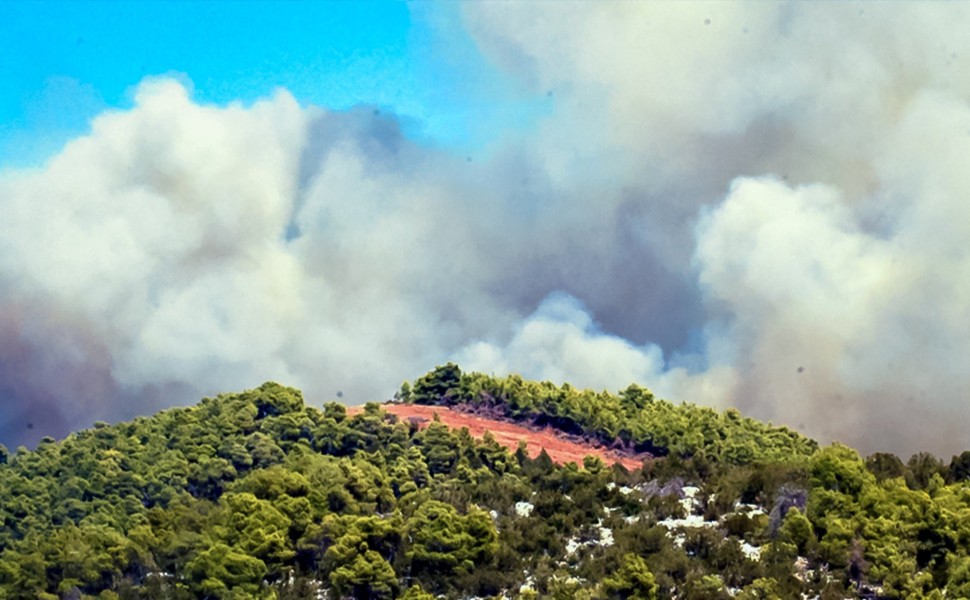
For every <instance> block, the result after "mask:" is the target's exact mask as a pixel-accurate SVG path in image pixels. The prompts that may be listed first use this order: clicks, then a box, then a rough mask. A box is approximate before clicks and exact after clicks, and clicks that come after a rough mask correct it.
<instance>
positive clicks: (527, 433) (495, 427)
mask: <svg viewBox="0 0 970 600" xmlns="http://www.w3.org/2000/svg"><path fill="white" fill-rule="evenodd" d="M382 408H383V409H384V410H386V411H387V412H389V413H391V414H393V415H397V416H398V418H400V419H401V420H405V421H406V420H408V419H411V418H414V419H415V420H416V421H417V422H418V424H419V426H420V427H422V428H423V427H427V426H428V424H429V423H431V421H432V420H433V419H434V415H435V414H436V413H437V415H438V418H439V419H440V420H441V422H442V423H444V424H445V425H447V426H448V427H451V428H452V429H461V428H462V427H467V428H468V433H470V434H471V435H472V437H475V438H481V437H482V436H484V435H485V432H486V431H490V432H492V436H494V437H495V441H497V442H498V443H499V444H502V445H503V446H505V447H506V448H508V449H509V450H512V451H515V449H516V448H518V447H519V441H520V440H522V441H525V443H526V452H528V454H529V456H531V457H533V458H534V457H536V456H538V455H539V454H540V453H541V452H542V451H543V450H545V451H546V453H547V454H548V455H549V458H551V459H552V460H553V462H556V463H559V464H566V463H570V462H574V463H576V464H577V465H580V466H582V464H583V458H584V457H585V456H588V455H592V456H596V457H599V458H600V459H601V460H602V461H603V462H605V463H606V464H613V463H620V464H622V465H623V466H624V467H626V468H627V469H629V470H634V469H639V468H640V466H641V465H642V464H643V461H644V459H646V458H650V455H648V454H644V455H641V456H639V457H636V456H628V455H627V456H625V455H622V454H620V453H618V452H614V451H612V450H606V449H604V448H597V447H594V446H592V445H589V444H581V443H578V442H574V441H572V440H569V439H566V438H565V437H564V435H563V434H562V433H560V432H558V431H556V430H555V429H552V428H549V427H546V428H544V429H541V430H533V429H529V428H528V427H524V426H522V425H516V424H514V423H508V422H505V421H496V420H493V419H486V418H484V417H479V416H476V415H470V414H467V413H463V412H459V411H457V410H454V409H451V408H447V407H443V406H424V405H421V404H384V405H383V406H382ZM361 410H362V409H361V408H360V407H354V408H348V411H347V412H348V413H349V414H355V413H358V412H361Z"/></svg>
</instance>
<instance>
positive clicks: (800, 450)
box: [399, 363, 817, 466]
mask: <svg viewBox="0 0 970 600" xmlns="http://www.w3.org/2000/svg"><path fill="white" fill-rule="evenodd" d="M399 397H400V398H402V399H404V398H405V397H406V399H407V401H410V402H415V403H419V404H432V405H439V404H443V405H449V406H459V407H462V408H464V409H466V410H469V411H472V412H486V413H488V414H490V415H494V414H498V415H501V416H503V417H505V418H507V419H510V420H514V421H519V422H528V423H535V424H536V425H540V426H545V425H549V426H552V427H555V428H557V429H559V430H561V431H563V432H565V433H568V434H572V435H579V436H584V437H587V438H589V439H590V440H593V441H596V442H599V443H602V444H605V445H607V446H612V447H616V448H618V449H623V450H629V451H636V452H650V453H652V454H654V455H656V456H666V455H668V454H673V455H676V456H679V457H684V458H687V457H695V458H697V459H699V460H700V459H702V460H703V461H714V462H723V463H729V464H748V463H752V462H757V461H762V462H764V461H774V462H781V461H791V460H797V459H800V458H804V457H806V456H809V455H810V454H811V453H812V452H814V450H815V448H816V447H817V445H816V443H815V442H814V441H812V440H810V439H808V438H805V437H803V436H801V435H799V434H797V433H795V432H794V431H791V430H790V429H787V428H785V427H773V426H771V425H765V424H763V423H760V422H758V421H755V420H753V419H749V418H746V417H743V416H742V415H741V414H740V413H739V412H738V411H736V410H733V409H732V410H728V411H726V412H723V413H718V412H717V411H714V410H712V409H710V408H706V407H701V406H696V405H693V404H686V403H685V404H680V405H675V404H673V403H671V402H668V401H666V400H658V399H656V398H654V396H653V394H652V393H651V392H650V390H648V389H646V388H643V387H640V386H637V385H631V386H629V387H627V388H626V389H625V390H623V391H622V392H620V393H619V394H618V395H613V394H609V393H606V392H599V393H596V392H593V391H590V390H577V389H575V388H573V387H572V386H570V385H569V384H564V385H562V386H556V385H554V384H552V383H549V382H543V383H537V382H532V381H524V380H523V379H522V378H521V377H518V376H517V375H512V376H509V377H506V378H497V377H490V376H487V375H483V374H481V373H468V374H462V372H461V370H460V369H459V368H458V367H457V366H455V365H454V364H451V363H449V364H447V365H445V366H442V367H438V368H436V369H435V370H434V371H431V372H430V373H428V374H427V375H425V376H424V377H421V378H420V379H418V380H417V381H415V382H414V385H413V386H411V387H410V391H409V392H408V393H407V394H405V393H404V392H401V393H400V394H399ZM698 466H700V462H698Z"/></svg>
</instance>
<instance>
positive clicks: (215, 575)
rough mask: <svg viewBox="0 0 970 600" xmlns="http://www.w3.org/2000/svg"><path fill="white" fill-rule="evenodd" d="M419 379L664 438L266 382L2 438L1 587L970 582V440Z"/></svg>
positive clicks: (153, 591)
mask: <svg viewBox="0 0 970 600" xmlns="http://www.w3.org/2000/svg"><path fill="white" fill-rule="evenodd" d="M406 395H407V396H409V397H411V398H413V399H420V400H421V401H425V402H432V403H446V404H453V405H460V406H462V407H464V408H465V409H467V410H472V411H481V412H488V413H490V414H498V415H502V416H504V417H505V418H509V419H517V420H525V421H529V422H533V423H542V424H549V425H555V426H559V427H562V428H565V429H567V430H571V431H573V432H574V433H576V432H577V431H578V433H576V434H577V435H580V436H584V437H586V438H588V439H589V440H591V441H594V442H597V443H603V444H607V445H611V446H613V447H616V448H625V449H630V450H632V449H637V448H639V449H644V448H647V447H651V448H652V449H654V450H658V451H659V450H664V451H666V452H667V454H666V457H664V458H658V459H656V460H652V461H648V462H647V463H646V464H645V465H644V467H643V468H642V469H638V470H635V471H634V472H627V471H626V470H625V469H623V468H622V467H611V466H608V465H606V464H604V463H603V462H602V461H601V460H599V459H595V458H592V457H589V458H587V459H586V460H584V461H582V464H581V465H576V464H569V465H556V464H554V463H553V462H552V460H551V459H550V458H549V455H548V454H545V453H542V454H540V455H539V456H538V457H536V458H534V459H533V458H529V457H528V456H527V455H526V453H525V452H524V450H521V449H520V451H517V452H514V453H510V452H509V451H507V450H506V449H505V448H503V447H501V446H500V445H498V443H497V442H496V441H495V439H494V438H492V437H491V436H488V435H487V436H485V438H484V439H482V440H475V439H472V437H471V436H470V435H469V434H468V432H467V431H453V430H450V429H449V428H447V427H445V426H444V425H443V424H441V423H432V424H430V426H429V427H427V428H425V429H423V430H419V429H418V428H417V427H416V426H414V425H413V424H411V423H401V422H397V420H396V418H394V417H392V416H390V415H388V414H386V413H385V412H384V411H383V410H382V408H381V407H380V406H379V405H377V404H369V405H367V406H366V407H364V408H363V410H358V411H355V412H354V413H353V414H348V411H347V410H346V408H345V407H343V406H340V405H338V404H328V405H326V406H325V407H324V408H323V410H322V411H320V410H316V409H313V408H310V407H306V406H304V405H303V401H302V397H301V395H300V393H299V392H298V391H296V390H292V389H290V388H286V387H283V386H280V385H278V384H274V383H267V384H264V385H263V386H261V387H259V388H257V389H255V390H250V391H247V392H243V393H241V394H226V395H220V396H218V397H216V398H207V399H204V400H202V401H201V402H200V403H199V404H198V405H197V406H195V407H192V408H180V409H173V410H168V411H164V412H161V413H159V414H157V415H155V416H153V417H150V418H138V419H135V420H134V421H132V422H130V423H121V424H118V425H107V424H103V423H99V424H96V425H95V426H94V427H93V428H92V429H90V430H87V431H82V432H78V433H76V434H73V435H71V436H69V437H68V438H67V439H65V440H63V441H61V442H56V441H52V440H45V441H43V442H42V443H41V444H40V445H39V446H38V447H37V449H36V450H35V451H28V450H27V449H24V448H21V449H18V450H17V452H16V453H14V454H12V455H11V454H9V453H6V452H5V451H4V449H2V448H0V598H42V599H44V600H51V599H66V598H77V599H85V598H95V597H98V598H106V599H107V598H119V599H124V600H129V599H130V600H138V599H156V598H170V599H178V600H181V599H191V598H205V599H209V598H212V599H214V598H226V599H228V598H265V599H267V600H268V599H271V598H276V599H277V600H286V599H295V598H310V597H315V596H317V595H318V594H320V593H321V592H327V593H328V594H329V597H331V598H361V599H364V598H371V599H384V598H387V599H391V598H411V599H414V600H417V599H424V598H429V597H441V596H443V597H445V598H449V599H452V598H466V597H471V596H477V597H482V598H485V597H496V596H498V597H501V596H503V595H504V596H506V597H510V598H523V599H524V598H554V599H560V598H561V599H567V598H569V599H573V598H575V599H577V600H583V599H586V600H591V599H593V598H681V599H697V600H704V599H716V600H721V599H723V598H727V597H730V596H729V594H731V593H733V594H734V595H733V597H735V598H799V597H803V596H804V597H820V598H847V597H855V596H857V595H858V596H864V595H865V594H871V593H874V592H873V591H872V590H874V589H876V588H875V587H874V586H879V588H880V589H881V590H882V591H881V592H880V594H882V596H883V597H886V598H921V597H941V596H940V594H941V592H942V590H946V597H953V598H962V597H967V596H968V594H970V483H966V480H967V477H968V472H970V467H968V465H970V453H963V454H961V455H959V456H956V457H954V458H953V460H952V461H951V463H950V466H949V467H946V466H944V465H943V463H942V462H940V461H939V460H938V459H936V458H935V457H933V456H932V455H929V454H918V455H915V456H914V457H913V458H912V459H911V460H910V461H909V463H908V464H906V465H903V464H902V462H901V461H899V460H898V459H897V458H896V457H894V456H892V455H880V454H877V455H873V456H870V457H869V458H868V459H866V460H865V461H863V460H862V459H861V458H860V457H859V455H858V454H857V453H856V452H855V451H854V450H852V449H850V448H847V447H845V446H841V445H838V444H836V445H832V446H829V447H826V448H822V449H817V448H816V446H815V445H814V443H813V442H811V441H809V440H806V439H805V438H801V437H800V436H797V435H795V434H793V433H791V432H789V431H787V430H783V429H779V428H774V427H770V426H767V425H763V424H760V423H757V422H754V421H751V420H750V419H745V418H744V417H742V416H741V415H740V414H738V413H737V412H736V411H728V412H725V413H717V412H715V411H711V410H709V409H704V408H700V407H695V406H691V405H681V406H674V405H673V404H670V403H668V402H666V401H663V400H659V399H656V398H654V397H653V395H652V394H650V392H649V391H648V390H646V389H645V388H641V387H638V386H630V387H629V388H627V389H626V390H623V391H622V392H621V393H620V394H619V395H617V396H613V395H610V394H605V393H603V394H596V393H592V392H587V391H577V390H575V389H573V388H571V387H570V386H568V385H564V386H561V387H557V386H552V385H551V384H545V383H534V382H527V381H524V380H522V379H520V378H517V377H514V376H513V377H509V378H504V379H495V378H489V377H485V376H481V375H477V374H462V373H461V371H460V370H459V369H458V368H457V367H456V366H454V365H446V366H445V367H440V368H439V369H436V370H435V371H434V372H432V373H430V374H429V375H427V376H425V377H424V378H422V379H421V380H419V381H418V382H415V384H414V386H413V387H412V388H411V389H410V390H408V391H407V394H406ZM404 396H405V394H404V393H403V392H402V394H401V397H402V399H403V397H404ZM577 428H578V429H577ZM609 436H612V437H609ZM661 454H662V452H661ZM3 459H5V460H6V462H4V460H3ZM948 482H949V483H948ZM692 488H699V489H692ZM688 493H690V494H693V498H694V500H689V499H685V495H686V494H688ZM701 515H703V517H701ZM687 518H690V519H693V521H673V520H672V519H687ZM698 520H701V521H702V522H703V524H702V525H697V521H698ZM685 523H687V524H685ZM752 547H754V548H755V552H756V553H755V554H751V551H752ZM758 553H760V555H759V554H758ZM729 589H731V590H735V591H736V592H729Z"/></svg>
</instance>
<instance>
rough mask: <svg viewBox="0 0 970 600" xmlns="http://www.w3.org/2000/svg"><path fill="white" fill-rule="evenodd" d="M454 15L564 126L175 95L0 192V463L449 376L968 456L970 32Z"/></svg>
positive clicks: (765, 11)
mask: <svg viewBox="0 0 970 600" xmlns="http://www.w3.org/2000/svg"><path fill="white" fill-rule="evenodd" d="M462 7H463V11H464V23H463V26H464V27H465V28H466V29H467V30H468V32H470V33H471V34H472V35H473V36H474V39H475V41H476V43H478V45H479V47H480V49H481V50H482V51H483V53H484V54H485V56H486V57H487V58H488V59H489V60H492V61H494V62H495V63H496V64H498V65H500V66H502V67H503V68H504V69H505V70H506V72H507V74H508V75H509V76H510V77H513V78H516V79H517V80H518V81H519V82H520V83H522V84H523V85H524V86H527V87H529V88H530V89H532V90H534V91H535V92H537V93H539V94H543V95H546V94H548V95H549V96H548V97H549V98H550V99H551V100H550V102H551V105H552V109H551V112H550V114H548V115H547V116H545V117H543V118H542V119H541V120H540V121H539V122H538V123H537V124H536V125H535V127H534V129H533V130H530V131H528V132H511V131H506V132H502V133H501V134H497V135H496V138H495V142H494V143H493V145H491V146H490V147H488V148H487V149H484V150H482V152H480V153H477V154H476V155H475V156H474V160H472V161H471V162H469V161H468V160H466V159H465V157H464V156H461V157H455V156H451V155H449V154H448V153H447V152H445V151H442V150H439V149H435V148H433V147H428V146H426V145H421V144H418V143H416V142H414V141H412V140H409V139H407V138H406V137H405V136H404V135H403V134H402V133H401V131H400V128H399V126H398V122H397V121H396V119H395V117H394V116H393V115H386V114H376V113H375V111H373V110H370V109H366V108H361V109H358V110H354V111H349V112H344V113H332V112H329V111H327V110H325V109H322V108H316V107H301V106H300V105H299V104H298V103H297V101H296V100H295V99H294V98H292V97H291V96H290V95H289V94H288V93H287V92H285V91H280V92H278V93H277V94H275V95H274V96H273V97H271V98H267V99H264V100H261V101H259V102H257V103H255V104H253V105H251V106H243V105H237V104H233V105H230V106H224V107H218V106H208V105H201V104H199V103H197V102H195V101H193V100H192V98H191V92H190V91H189V90H187V89H186V87H185V86H184V85H183V84H180V83H177V82H175V81H172V80H170V79H157V80H149V81H147V82H144V83H142V84H141V86H140V87H139V88H138V93H137V97H136V104H135V106H134V108H132V109H131V110H127V111H119V112H108V113H105V114H103V115H101V116H100V117H98V118H97V119H96V120H95V121H94V123H93V126H92V130H91V133H90V134H89V135H86V136H84V137H81V138H78V139H76V140H75V141H73V142H72V143H70V144H69V145H68V146H67V147H65V148H64V149H63V150H62V151H61V152H60V153H59V154H58V155H57V156H55V157H53V158H52V159H51V160H50V162H49V163H48V164H47V165H45V166H44V167H42V168H39V169H34V170H9V169H8V170H6V171H3V172H0V210H2V217H3V218H2V219H0V398H2V399H3V400H4V401H5V402H6V404H7V409H8V410H5V411H4V412H3V416H2V417H0V419H2V421H0V434H2V439H3V440H5V441H8V443H9V442H14V443H19V442H20V441H28V442H29V441H32V440H36V439H37V437H39V436H40V435H43V434H47V433H51V434H55V435H63V434H64V433H66V432H67V431H68V430H70V429H72V428H76V427H79V426H83V425H86V424H88V423H90V421H92V420H94V419H97V418H102V419H109V420H110V419H115V418H122V417H125V416H130V415H132V414H138V413H144V412H148V411H150V410H153V409H155V408H158V407H161V406H164V405H170V404H172V403H184V402H190V401H192V400H194V399H196V398H197V397H198V395H199V394H201V393H206V394H210V393H215V392H218V391H225V390H232V389H240V388H244V387H247V386H251V385H255V384H258V383H259V382H261V381H263V380H265V379H277V380H280V381H284V382H286V383H290V384H293V385H297V386H301V387H303V388H304V389H305V391H306V393H307V396H308V398H309V399H310V400H311V401H313V402H319V401H322V400H327V399H330V398H333V397H334V395H335V394H336V393H337V391H342V392H343V393H344V398H345V399H346V400H347V401H350V402H360V401H364V400H371V399H381V398H386V397H388V396H390V395H391V394H392V393H393V392H394V390H395V389H396V388H397V386H398V385H399V384H400V382H401V381H402V380H403V379H405V378H413V377H416V376H418V375H420V374H421V373H423V372H424V371H426V370H427V369H429V368H431V367H433V366H434V365H435V364H438V363H441V362H443V361H445V360H447V359H449V358H457V359H459V360H460V361H461V362H462V363H464V364H463V366H464V367H465V368H478V369H482V370H486V371H494V372H497V373H498V372H503V373H504V372H520V373H523V374H525V375H527V376H531V377H538V378H549V379H553V380H557V381H571V382H572V383H574V384H576V385H584V386H591V387H595V388H610V389H619V388H622V387H625V386H626V385H627V384H628V383H630V382H631V381H634V380H635V381H638V382H639V383H642V384H644V385H647V386H648V387H650V388H651V389H653V390H654V391H655V392H657V393H658V394H659V395H662V396H667V397H670V398H672V399H683V400H689V401H694V402H699V403H705V404H710V405H713V406H718V407H724V406H728V405H737V406H740V407H742V408H743V409H744V410H745V411H747V412H749V413H750V414H752V415H753V416H757V417H762V418H766V419H772V420H774V421H775V422H782V423H785V424H788V425H792V426H797V427H800V428H802V429H803V430H804V431H805V432H806V433H808V434H811V435H817V436H819V437H821V438H822V439H823V440H824V439H829V438H840V439H842V440H844V441H846V442H849V443H853V444H857V445H861V446H862V448H863V449H864V450H867V451H868V450H874V449H891V450H895V451H898V452H902V453H905V452H910V451H914V450H916V449H930V450H934V451H937V452H955V451H957V450H962V449H964V448H966V447H968V446H970V435H968V434H967V433H965V432H963V431H962V430H961V428H960V427H959V424H960V423H961V422H964V421H966V419H967V418H968V417H970V413H968V410H967V408H966V406H965V390H966V389H968V384H970V364H968V363H967V361H966V358H965V357H966V356H968V355H970V353H968V350H970V348H968V345H970V341H968V340H970V335H968V334H970V331H968V330H970V320H968V319H967V316H966V308H965V307H966V306H968V305H970V302H968V301H970V284H968V283H967V282H970V256H968V252H970V251H968V250H967V249H966V244H965V240H966V239H968V237H970V235H968V234H970V219H968V218H967V215H966V213H967V208H966V207H967V204H966V198H967V197H968V196H970V176H968V175H967V171H966V169H965V168H963V163H964V162H965V157H966V156H967V155H968V150H970V147H968V146H970V69H967V68H966V61H967V60H970V38H968V37H967V36H966V35H965V34H964V31H963V29H964V27H962V23H964V22H966V16H967V15H966V14H965V13H967V12H968V10H970V9H968V8H967V7H966V6H964V5H960V4H933V5H920V6H914V5H909V4H903V5H900V4H892V5H882V4H875V3H867V4H849V3H844V4H831V3H823V4H804V3H793V4H783V3H778V4H769V5H759V6H758V7H757V9H755V8H754V7H753V6H751V5H747V4H728V3H676V4H666V3H595V4H593V3H574V4H567V3H560V4H556V5H555V7H554V8H553V7H550V6H548V5H539V4H529V3H469V4H465V5H462ZM418 14H421V13H418ZM457 25H458V24H456V23H451V22H436V24H435V28H439V29H440V28H443V27H448V26H451V27H456V26H457ZM454 34H455V32H449V35H454ZM914 421H916V422H921V423H923V424H925V426H921V427H915V426H914V425H913V423H914ZM28 423H33V424H34V425H35V427H34V428H33V429H30V430H28V429H26V424H28Z"/></svg>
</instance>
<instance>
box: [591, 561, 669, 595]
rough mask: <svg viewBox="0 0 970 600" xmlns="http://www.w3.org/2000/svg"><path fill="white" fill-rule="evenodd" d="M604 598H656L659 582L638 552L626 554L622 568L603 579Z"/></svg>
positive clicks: (621, 564)
mask: <svg viewBox="0 0 970 600" xmlns="http://www.w3.org/2000/svg"><path fill="white" fill-rule="evenodd" d="M601 589H602V595H603V598H608V599H614V598H616V599H618V600H656V599H657V583H656V581H655V580H654V576H653V573H651V572H650V567H648V566H647V562H646V561H645V560H643V559H642V558H640V557H639V556H637V555H636V554H624V555H623V559H622V561H621V562H620V568H619V569H618V570H617V572H616V573H615V574H613V575H612V576H610V577H607V578H606V579H604V580H603V584H602V586H601Z"/></svg>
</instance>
